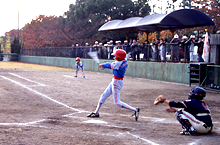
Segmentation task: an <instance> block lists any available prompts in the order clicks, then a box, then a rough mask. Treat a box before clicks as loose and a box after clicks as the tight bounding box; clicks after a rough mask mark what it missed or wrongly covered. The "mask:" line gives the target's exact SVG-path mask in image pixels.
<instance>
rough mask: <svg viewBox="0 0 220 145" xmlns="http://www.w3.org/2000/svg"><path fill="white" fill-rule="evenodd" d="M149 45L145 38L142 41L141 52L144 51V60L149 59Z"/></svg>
mask: <svg viewBox="0 0 220 145" xmlns="http://www.w3.org/2000/svg"><path fill="white" fill-rule="evenodd" d="M150 48H151V47H150V45H149V41H148V40H145V41H144V43H143V53H144V59H145V60H149V58H151V57H152V56H151V51H150Z"/></svg>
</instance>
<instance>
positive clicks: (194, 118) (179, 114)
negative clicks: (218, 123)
mask: <svg viewBox="0 0 220 145" xmlns="http://www.w3.org/2000/svg"><path fill="white" fill-rule="evenodd" d="M205 96H206V91H205V90H204V89H203V88H200V87H195V88H193V89H191V91H190V94H189V97H188V100H185V101H183V102H174V101H169V100H166V99H165V98H164V96H163V95H161V96H159V97H158V98H157V99H158V100H159V101H160V103H163V102H165V103H166V104H168V105H169V106H170V107H171V108H169V109H167V111H168V112H176V113H175V115H176V118H177V120H178V121H179V122H180V124H181V125H182V127H183V130H182V131H181V132H180V134H182V135H188V134H191V135H193V134H204V133H208V132H211V131H212V127H213V124H212V119H211V112H210V110H209V108H208V106H207V105H206V104H205V102H204V101H202V100H203V98H204V97H205ZM156 104H157V103H156ZM172 107H176V108H183V109H181V110H179V111H177V110H176V109H174V108H172Z"/></svg>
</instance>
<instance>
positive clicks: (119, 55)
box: [112, 49, 126, 60]
mask: <svg viewBox="0 0 220 145" xmlns="http://www.w3.org/2000/svg"><path fill="white" fill-rule="evenodd" d="M112 55H113V56H115V59H116V60H123V59H125V57H126V51H124V50H122V49H117V50H116V51H115V52H114V53H113V54H112Z"/></svg>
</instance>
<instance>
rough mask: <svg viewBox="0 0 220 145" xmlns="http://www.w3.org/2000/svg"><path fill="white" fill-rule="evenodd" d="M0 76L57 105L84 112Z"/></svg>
mask: <svg viewBox="0 0 220 145" xmlns="http://www.w3.org/2000/svg"><path fill="white" fill-rule="evenodd" d="M1 77H2V78H4V79H6V80H9V81H11V82H13V83H15V84H17V85H19V86H22V87H23V88H26V89H28V90H29V91H31V92H34V93H36V94H38V95H39V96H41V97H44V98H47V99H49V100H50V101H53V102H54V103H57V104H59V105H62V106H64V107H67V108H69V109H71V110H74V111H78V112H84V111H83V110H79V109H76V108H73V107H70V106H68V105H66V104H64V103H61V102H59V101H57V100H54V99H52V98H50V97H48V96H47V95H44V94H42V93H40V92H38V91H35V90H33V89H31V88H29V87H27V86H25V85H23V84H21V83H19V82H17V81H14V80H12V79H9V78H7V77H4V76H1Z"/></svg>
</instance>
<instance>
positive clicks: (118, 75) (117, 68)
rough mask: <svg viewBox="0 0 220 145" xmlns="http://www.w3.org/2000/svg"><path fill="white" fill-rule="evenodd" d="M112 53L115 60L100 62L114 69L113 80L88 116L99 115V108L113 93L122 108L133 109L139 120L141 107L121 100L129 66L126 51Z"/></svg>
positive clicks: (136, 118) (115, 100) (105, 66)
mask: <svg viewBox="0 0 220 145" xmlns="http://www.w3.org/2000/svg"><path fill="white" fill-rule="evenodd" d="M112 55H113V56H115V60H116V61H115V62H112V63H103V64H99V67H100V68H101V69H105V68H107V69H112V70H113V78H112V81H111V82H110V84H109V85H108V87H107V88H106V89H105V91H104V92H103V94H102V95H101V97H100V99H99V102H98V105H97V107H96V110H95V112H92V113H91V114H89V115H88V116H87V117H99V110H100V109H101V107H102V105H103V104H104V103H105V101H106V99H107V98H108V97H109V96H110V95H111V94H112V95H113V100H114V103H115V104H116V105H117V106H119V107H121V108H125V109H128V110H131V111H133V112H134V114H133V115H132V116H135V120H136V121H137V120H138V117H139V112H140V108H134V107H131V106H129V105H128V104H126V103H124V102H122V101H121V100H120V90H121V88H122V86H123V83H124V82H123V78H124V75H125V72H126V69H127V66H128V62H127V60H126V52H125V51H124V50H122V49H117V50H116V51H115V52H114V53H113V54H112Z"/></svg>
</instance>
